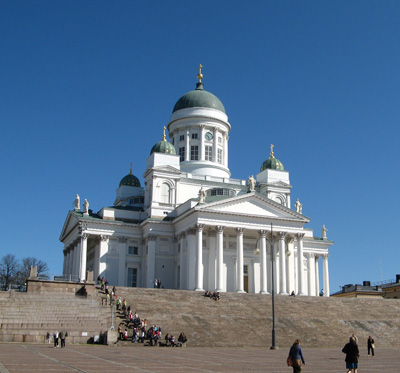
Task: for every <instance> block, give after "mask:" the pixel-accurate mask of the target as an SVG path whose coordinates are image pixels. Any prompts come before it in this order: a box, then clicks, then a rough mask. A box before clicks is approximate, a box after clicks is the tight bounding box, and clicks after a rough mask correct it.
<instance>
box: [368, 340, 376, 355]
mask: <svg viewBox="0 0 400 373" xmlns="http://www.w3.org/2000/svg"><path fill="white" fill-rule="evenodd" d="M367 345H368V356H370V353H372V356H375V341H374V339H373V338H372V337H371V336H369V337H368V342H367Z"/></svg>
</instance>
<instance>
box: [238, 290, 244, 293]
mask: <svg viewBox="0 0 400 373" xmlns="http://www.w3.org/2000/svg"><path fill="white" fill-rule="evenodd" d="M236 293H246V292H245V291H244V290H236Z"/></svg>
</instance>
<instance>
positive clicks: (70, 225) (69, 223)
mask: <svg viewBox="0 0 400 373" xmlns="http://www.w3.org/2000/svg"><path fill="white" fill-rule="evenodd" d="M78 223H79V218H78V217H77V216H76V215H75V214H74V213H73V212H72V211H68V215H67V218H66V219H65V223H64V226H63V229H62V231H61V234H60V241H62V240H63V239H64V238H65V237H66V236H67V235H68V233H69V232H71V230H73V229H74V228H75V227H76V225H77V224H78Z"/></svg>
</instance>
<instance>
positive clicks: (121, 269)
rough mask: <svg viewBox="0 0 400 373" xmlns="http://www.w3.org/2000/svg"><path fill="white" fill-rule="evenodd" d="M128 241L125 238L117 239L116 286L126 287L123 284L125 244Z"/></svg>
mask: <svg viewBox="0 0 400 373" xmlns="http://www.w3.org/2000/svg"><path fill="white" fill-rule="evenodd" d="M127 242H128V239H127V238H126V237H119V248H118V254H119V255H118V286H126V283H125V267H126V266H125V263H126V244H127Z"/></svg>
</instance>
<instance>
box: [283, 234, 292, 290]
mask: <svg viewBox="0 0 400 373" xmlns="http://www.w3.org/2000/svg"><path fill="white" fill-rule="evenodd" d="M292 242H293V238H292V237H291V236H286V239H285V244H286V253H285V257H286V259H285V261H286V292H287V293H288V294H291V292H292V291H294V286H293V272H294V270H293V266H291V263H292V261H293V259H292V258H293V257H294V255H292V250H291V246H292Z"/></svg>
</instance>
